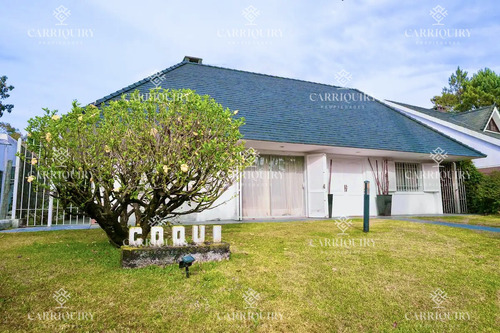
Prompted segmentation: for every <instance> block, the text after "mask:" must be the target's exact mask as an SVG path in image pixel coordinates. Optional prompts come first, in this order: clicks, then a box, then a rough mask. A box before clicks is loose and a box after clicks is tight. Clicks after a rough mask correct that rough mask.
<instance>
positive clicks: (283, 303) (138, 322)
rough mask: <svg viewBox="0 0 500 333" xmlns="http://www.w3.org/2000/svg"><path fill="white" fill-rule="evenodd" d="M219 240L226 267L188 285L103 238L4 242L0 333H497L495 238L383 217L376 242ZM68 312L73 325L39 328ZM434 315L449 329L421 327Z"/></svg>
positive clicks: (53, 236)
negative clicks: (438, 298)
mask: <svg viewBox="0 0 500 333" xmlns="http://www.w3.org/2000/svg"><path fill="white" fill-rule="evenodd" d="M222 232H223V240H224V241H228V242H230V243H231V250H232V256H231V260H229V261H224V262H219V263H205V264H195V265H194V266H193V268H192V269H191V272H192V276H191V278H190V279H186V278H185V276H184V274H183V271H181V270H179V268H178V267H176V266H170V267H167V268H159V267H150V268H144V269H135V270H125V269H121V268H120V267H119V259H120V252H119V250H117V249H114V248H112V247H111V246H109V245H108V243H107V240H106V237H105V235H104V233H103V232H102V231H101V230H96V229H94V230H74V231H53V232H38V233H17V234H0V254H1V257H0V258H1V260H0V331H6V332H20V331H35V332H48V331H49V332H60V331H67V332H79V331H91V332H97V331H99V332H211V331H213V332H249V331H255V332H498V327H499V317H498V316H499V313H500V309H499V303H498V297H499V288H500V271H499V266H498V263H499V244H500V243H499V240H500V235H499V234H496V233H488V232H476V231H471V230H465V229H458V228H450V227H444V226H438V225H429V224H420V223H410V222H402V221H393V220H378V219H377V220H372V225H371V231H370V233H369V234H364V233H363V232H362V222H361V221H360V220H355V221H354V225H353V227H351V228H350V229H348V230H347V231H346V232H347V233H348V235H344V236H342V235H338V233H339V232H340V230H339V229H338V228H337V226H336V225H335V223H334V222H331V221H321V222H295V223H253V224H238V225H226V226H223V229H222ZM332 239H343V242H339V241H338V240H337V241H335V240H332ZM328 244H330V246H322V245H328ZM339 244H342V245H345V246H333V245H339ZM353 244H354V245H353ZM360 244H361V245H363V246H360ZM61 288H63V289H64V290H66V291H67V292H68V293H69V294H70V298H69V299H68V300H67V302H66V303H65V305H64V306H65V308H64V309H57V308H56V307H57V306H58V303H57V302H56V300H55V299H54V298H53V294H54V292H56V291H58V290H60V289H61ZM438 288H440V289H441V290H443V291H444V292H446V293H447V298H446V299H444V302H443V303H442V304H441V306H442V307H443V308H441V309H434V308H433V307H434V306H436V303H434V302H433V301H432V299H431V293H433V292H434V291H436V290H437V289H438ZM249 289H251V290H254V291H255V292H256V293H257V294H254V296H258V299H256V298H257V297H254V298H251V297H250V298H248V297H246V296H245V295H248V293H249V292H251V290H249ZM244 296H245V297H246V298H245V297H244ZM252 300H253V301H252ZM249 306H254V307H255V308H250V309H249V308H247V307H249ZM51 311H52V312H51ZM61 312H62V313H66V312H68V313H70V312H72V313H74V318H73V319H70V320H67V321H63V320H43V319H44V318H43V315H44V313H46V316H48V317H46V319H47V318H48V319H50V315H51V313H52V314H57V313H61ZM248 312H251V313H253V314H254V315H253V316H254V317H253V319H252V318H248V317H249V315H248V314H247V315H246V317H245V318H243V317H242V313H248ZM436 312H438V313H439V316H441V318H444V317H443V316H444V314H446V313H450V314H451V317H450V320H441V321H440V320H416V318H415V314H417V316H420V314H421V313H423V315H424V316H427V317H426V318H430V317H429V315H428V313H431V315H432V319H435V316H436V315H435V313H436ZM78 313H79V314H78ZM82 313H83V314H82ZM255 313H258V314H259V315H258V316H256V315H255ZM260 314H261V315H260ZM78 315H80V319H86V320H78V319H79V318H78ZM38 316H40V318H39V317H38ZM260 316H261V317H260ZM455 316H457V317H456V318H455ZM250 317H251V316H250ZM30 318H31V319H32V320H30ZM40 319H41V320H40ZM495 327H496V328H495Z"/></svg>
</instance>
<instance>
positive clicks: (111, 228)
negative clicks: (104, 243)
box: [96, 219, 128, 248]
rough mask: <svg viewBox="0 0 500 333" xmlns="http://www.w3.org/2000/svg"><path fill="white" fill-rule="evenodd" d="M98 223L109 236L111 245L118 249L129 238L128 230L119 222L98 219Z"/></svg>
mask: <svg viewBox="0 0 500 333" xmlns="http://www.w3.org/2000/svg"><path fill="white" fill-rule="evenodd" d="M96 221H97V224H99V225H100V226H101V228H102V230H104V232H105V233H106V235H107V236H108V239H109V243H110V244H111V245H113V246H114V247H117V248H119V247H121V246H122V245H124V240H125V239H127V238H128V229H127V228H123V227H122V225H121V224H120V222H118V221H110V220H105V219H96Z"/></svg>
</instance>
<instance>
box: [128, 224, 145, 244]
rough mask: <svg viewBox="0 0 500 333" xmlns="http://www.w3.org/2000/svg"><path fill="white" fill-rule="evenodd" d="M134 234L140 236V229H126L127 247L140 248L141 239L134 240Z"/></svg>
mask: <svg viewBox="0 0 500 333" xmlns="http://www.w3.org/2000/svg"><path fill="white" fill-rule="evenodd" d="M135 234H138V235H142V228H140V227H131V228H129V229H128V245H129V246H141V245H142V238H140V237H138V238H137V239H135Z"/></svg>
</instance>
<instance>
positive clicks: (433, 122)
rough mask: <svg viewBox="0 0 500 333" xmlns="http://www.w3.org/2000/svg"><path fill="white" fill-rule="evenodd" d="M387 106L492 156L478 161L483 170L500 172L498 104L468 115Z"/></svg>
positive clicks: (391, 104)
mask: <svg viewBox="0 0 500 333" xmlns="http://www.w3.org/2000/svg"><path fill="white" fill-rule="evenodd" d="M386 103H387V104H388V105H390V106H393V107H395V108H396V109H398V110H399V111H401V112H403V113H405V114H407V115H409V116H410V117H412V118H414V119H416V120H418V121H420V122H422V123H424V124H426V125H428V126H430V127H432V128H434V129H436V130H438V131H440V132H442V133H444V134H446V135H448V136H450V137H452V138H454V139H456V140H458V141H460V142H463V143H465V144H466V145H468V146H470V147H473V148H474V149H476V150H478V151H480V152H483V153H484V154H486V155H488V157H486V158H481V159H477V160H474V164H475V165H476V167H477V168H478V169H479V171H481V172H483V173H486V174H487V173H490V172H492V171H500V113H499V112H498V108H497V107H496V106H495V105H492V106H486V107H482V108H478V109H476V110H470V111H467V112H443V111H436V110H434V109H426V108H421V107H418V106H414V105H409V104H404V103H399V102H393V101H386Z"/></svg>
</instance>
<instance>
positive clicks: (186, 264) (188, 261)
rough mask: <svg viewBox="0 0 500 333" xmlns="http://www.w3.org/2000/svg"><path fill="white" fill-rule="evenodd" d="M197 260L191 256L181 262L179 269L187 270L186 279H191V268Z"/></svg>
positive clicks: (185, 257) (183, 258)
mask: <svg viewBox="0 0 500 333" xmlns="http://www.w3.org/2000/svg"><path fill="white" fill-rule="evenodd" d="M195 260H196V259H194V257H193V256H192V255H190V254H188V255H186V256H184V257H182V259H181V261H179V268H186V277H187V278H188V277H189V266H191V265H192V264H193V262H194V261H195Z"/></svg>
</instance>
